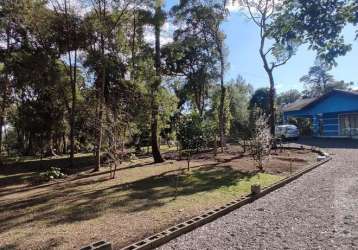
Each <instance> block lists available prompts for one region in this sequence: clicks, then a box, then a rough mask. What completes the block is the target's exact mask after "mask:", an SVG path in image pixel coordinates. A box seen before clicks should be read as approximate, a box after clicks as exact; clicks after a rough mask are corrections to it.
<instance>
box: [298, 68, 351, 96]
mask: <svg viewBox="0 0 358 250" xmlns="http://www.w3.org/2000/svg"><path fill="white" fill-rule="evenodd" d="M328 71H329V67H328V66H327V65H325V64H319V65H316V66H313V67H311V68H310V69H309V72H308V74H307V75H305V76H303V77H302V78H301V79H300V81H301V82H303V83H304V84H305V90H304V92H303V94H304V96H306V97H317V96H321V95H324V94H326V93H328V92H330V91H332V90H333V89H341V90H348V89H349V87H350V86H352V85H353V83H352V82H351V83H345V82H344V81H336V80H335V79H334V78H333V76H332V75H331V74H329V73H328Z"/></svg>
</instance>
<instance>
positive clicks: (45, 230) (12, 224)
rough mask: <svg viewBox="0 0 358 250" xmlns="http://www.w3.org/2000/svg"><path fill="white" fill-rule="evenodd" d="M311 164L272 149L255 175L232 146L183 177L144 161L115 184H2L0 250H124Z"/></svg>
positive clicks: (177, 167) (299, 154)
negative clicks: (98, 247)
mask: <svg viewBox="0 0 358 250" xmlns="http://www.w3.org/2000/svg"><path fill="white" fill-rule="evenodd" d="M171 157H172V156H171ZM316 157H317V155H316V154H315V153H312V152H310V151H308V150H284V151H283V152H280V151H279V150H277V154H274V155H272V158H271V159H270V160H269V161H268V162H267V163H266V164H265V170H266V172H265V173H257V170H256V168H255V167H254V163H253V161H252V160H251V158H250V157H248V156H247V155H244V154H242V153H241V148H239V147H236V146H232V147H230V148H229V149H228V150H227V151H226V152H225V153H220V154H218V155H217V156H214V155H213V154H212V152H206V153H202V154H197V155H195V156H194V157H193V160H192V164H191V165H192V167H191V171H190V172H189V173H188V172H187V171H185V169H186V161H185V160H182V161H176V160H170V159H169V160H167V161H166V162H165V163H162V164H150V162H151V159H150V158H144V159H140V160H137V161H136V162H134V163H131V164H130V166H129V165H128V164H123V166H122V169H121V170H119V171H118V173H117V176H118V178H116V179H114V180H110V179H109V178H108V177H109V173H108V171H107V170H108V169H106V168H103V170H102V171H101V172H99V173H90V172H89V171H87V172H83V173H82V174H80V175H77V176H76V177H74V176H71V177H68V178H67V179H65V180H64V181H62V182H50V183H48V184H46V185H43V186H28V185H26V183H23V182H22V183H8V185H6V186H1V187H0V196H1V198H0V206H1V207H2V208H3V209H2V210H1V212H0V246H5V247H8V248H27V249H38V248H43V249H51V248H56V249H69V248H74V247H75V248H78V247H80V246H82V245H86V244H88V243H90V242H93V241H97V240H101V239H105V240H109V241H111V242H113V244H114V246H115V248H118V247H122V246H124V245H126V244H128V243H130V242H133V241H136V240H138V239H141V238H143V237H146V236H148V235H151V234H154V233H156V232H159V231H160V230H163V229H165V228H167V227H169V226H170V225H173V224H176V223H179V222H182V221H184V220H186V219H189V218H192V217H194V216H196V215H199V214H201V213H203V212H204V211H206V210H207V209H210V208H213V207H217V206H220V205H221V204H225V203H226V202H228V201H232V200H233V199H235V198H238V197H240V196H243V195H245V194H247V193H248V192H249V191H250V186H251V184H253V183H261V184H262V185H263V186H269V185H271V184H273V183H275V182H277V181H279V180H281V179H282V178H284V177H285V176H288V175H290V172H291V171H292V172H295V171H298V170H300V169H302V168H303V167H305V166H307V165H308V164H310V163H312V162H315V161H316ZM0 178H2V179H6V178H11V176H4V175H3V176H1V177H0ZM0 180H1V179H0ZM5 249H6V248H5Z"/></svg>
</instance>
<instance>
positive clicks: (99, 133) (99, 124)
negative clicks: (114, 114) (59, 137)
mask: <svg viewBox="0 0 358 250" xmlns="http://www.w3.org/2000/svg"><path fill="white" fill-rule="evenodd" d="M99 84H100V85H101V86H100V87H99V89H98V90H97V126H96V128H97V136H96V166H95V169H94V171H99V169H100V167H101V147H102V125H103V124H102V120H103V90H104V79H103V80H102V79H100V83H99Z"/></svg>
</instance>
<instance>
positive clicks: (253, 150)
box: [249, 114, 272, 171]
mask: <svg viewBox="0 0 358 250" xmlns="http://www.w3.org/2000/svg"><path fill="white" fill-rule="evenodd" d="M271 142H272V136H271V133H270V127H269V125H268V118H267V117H266V116H265V115H262V114H259V115H258V116H257V118H256V121H255V124H254V129H253V133H252V139H251V140H250V143H249V151H250V154H251V156H252V158H253V159H254V161H255V162H256V163H257V165H256V167H257V168H258V169H259V170H260V171H263V170H264V167H263V164H264V160H265V159H266V158H267V157H268V156H269V155H270V151H271Z"/></svg>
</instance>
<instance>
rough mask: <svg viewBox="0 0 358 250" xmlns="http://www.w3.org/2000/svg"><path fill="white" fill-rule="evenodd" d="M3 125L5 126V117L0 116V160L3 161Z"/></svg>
mask: <svg viewBox="0 0 358 250" xmlns="http://www.w3.org/2000/svg"><path fill="white" fill-rule="evenodd" d="M3 126H4V117H3V116H0V162H1V153H2V137H3V134H2V131H3Z"/></svg>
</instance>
